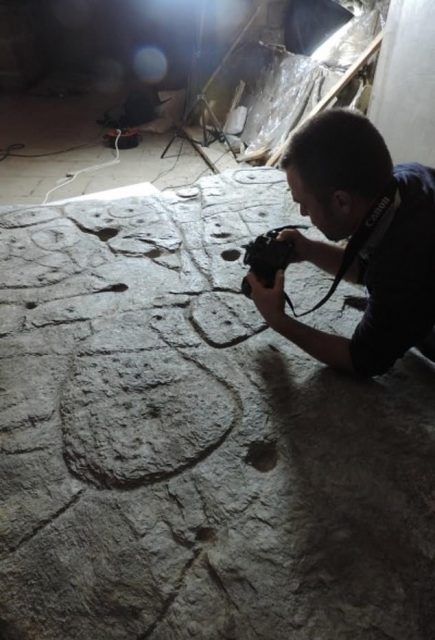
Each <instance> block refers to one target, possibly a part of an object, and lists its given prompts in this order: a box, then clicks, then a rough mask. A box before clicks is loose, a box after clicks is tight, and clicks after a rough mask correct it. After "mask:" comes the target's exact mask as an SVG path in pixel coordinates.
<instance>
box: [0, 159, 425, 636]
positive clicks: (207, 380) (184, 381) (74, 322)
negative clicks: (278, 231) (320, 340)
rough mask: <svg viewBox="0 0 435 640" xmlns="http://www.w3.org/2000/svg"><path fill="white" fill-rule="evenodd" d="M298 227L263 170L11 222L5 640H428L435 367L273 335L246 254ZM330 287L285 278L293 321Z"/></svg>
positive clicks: (30, 213)
mask: <svg viewBox="0 0 435 640" xmlns="http://www.w3.org/2000/svg"><path fill="white" fill-rule="evenodd" d="M289 222H290V223H293V224H296V223H306V220H305V219H301V218H300V217H299V216H298V214H297V212H296V210H295V209H294V208H292V207H291V206H290V202H289V194H288V191H287V186H286V182H285V180H284V176H283V174H282V173H281V172H279V171H277V170H274V169H261V168H258V169H250V168H241V169H240V170H238V171H232V172H228V173H225V174H222V175H220V176H213V177H209V178H204V179H203V180H200V181H199V182H198V183H197V185H195V187H193V188H192V187H191V188H186V189H180V190H179V192H166V193H162V194H160V195H159V196H152V197H148V198H141V199H138V198H132V199H126V200H122V201H118V202H115V203H102V202H86V203H70V204H66V205H63V206H48V207H35V208H30V209H29V208H18V209H16V208H15V209H14V208H13V207H4V209H3V210H2V211H0V267H1V268H0V359H1V364H0V405H1V406H0V409H1V412H0V489H1V491H0V638H1V639H2V640H77V639H78V638H79V639H80V640H132V639H134V640H146V639H147V640H188V639H190V638H198V640H222V639H223V638H226V639H228V640H230V639H233V640H251V639H252V640H259V639H261V640H272V639H273V640H289V639H290V638H291V639H292V640H341V639H343V640H345V639H348V638H352V640H385V638H391V639H394V640H411V639H412V640H426V639H431V640H432V638H433V637H434V634H435V616H434V615H433V594H434V593H435V582H434V573H433V571H434V555H435V546H434V545H435V543H434V540H435V434H434V425H435V395H434V393H433V388H434V387H433V385H434V376H435V372H434V370H433V368H432V366H431V365H430V364H428V363H427V362H426V361H425V360H424V359H423V358H419V357H418V356H417V355H415V354H413V353H410V354H408V355H407V356H406V357H405V358H404V359H403V361H402V362H401V363H398V365H397V366H396V367H395V368H394V369H393V370H392V371H391V373H389V374H388V375H386V376H384V377H382V378H380V379H378V380H374V381H369V382H367V381H365V382H364V381H360V380H353V379H350V378H348V377H345V376H342V375H339V374H336V373H334V372H332V371H328V370H326V369H325V368H324V367H322V366H321V365H319V364H317V363H316V362H314V361H313V360H312V359H310V358H309V357H308V356H307V355H305V354H303V353H302V352H301V351H299V350H298V349H297V348H296V347H294V346H293V345H291V344H289V343H286V342H285V340H284V339H283V338H281V337H280V336H278V335H275V334H273V333H272V332H271V331H269V330H267V329H266V327H265V325H264V323H263V322H262V320H261V318H260V317H259V315H258V314H257V312H256V310H255V308H254V307H253V304H252V302H251V301H250V300H248V299H247V298H245V297H244V296H243V295H242V294H241V293H240V283H241V279H242V277H243V276H244V274H245V270H246V268H245V267H244V265H243V255H244V246H245V245H246V243H247V242H249V240H251V239H253V237H255V236H256V235H257V234H258V233H262V232H264V231H266V230H268V229H270V228H273V227H278V226H282V225H284V224H286V223H289ZM307 233H308V234H309V235H311V236H312V237H319V236H318V233H317V232H316V231H315V230H314V229H308V230H307ZM329 285H330V279H329V278H327V277H326V276H325V275H323V274H321V273H319V272H317V271H316V270H315V269H313V268H312V267H309V266H306V265H294V266H291V267H289V269H288V271H287V289H288V293H289V294H290V295H291V298H292V300H293V302H294V304H295V305H296V307H297V308H298V310H304V309H308V308H310V306H313V304H314V303H315V302H317V301H318V300H319V299H320V298H321V297H322V296H323V295H324V294H325V292H326V291H327V289H328V287H329ZM355 293H357V294H358V295H361V294H362V292H361V291H355V289H354V288H352V287H350V286H349V285H345V284H341V285H340V288H339V290H338V291H337V293H336V294H335V295H334V297H333V298H332V299H331V300H330V301H329V302H328V303H327V305H326V306H325V307H323V308H322V309H321V310H319V311H318V312H317V313H316V314H314V315H313V316H308V319H307V322H309V323H310V324H312V325H313V326H318V327H320V328H322V329H325V330H328V331H337V332H339V333H342V334H345V335H350V334H351V332H352V330H353V327H354V326H355V325H356V323H357V322H358V319H359V317H360V313H359V312H358V311H356V310H355V309H352V308H349V307H347V306H344V304H343V295H347V294H353V295H355Z"/></svg>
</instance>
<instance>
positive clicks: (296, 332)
mask: <svg viewBox="0 0 435 640" xmlns="http://www.w3.org/2000/svg"><path fill="white" fill-rule="evenodd" d="M246 279H247V281H248V282H249V284H250V286H251V298H252V300H253V301H254V303H255V306H256V307H257V309H258V311H259V312H260V313H261V315H262V316H263V318H264V319H265V320H266V322H267V324H268V325H269V327H270V328H271V329H274V330H275V331H277V332H278V333H280V334H281V335H282V336H284V337H285V338H287V340H290V341H291V342H293V343H294V344H296V345H297V346H298V347H300V348H301V349H303V351H305V352H306V353H309V354H310V355H311V356H313V358H316V359H317V360H319V361H320V362H324V363H325V364H327V365H329V366H330V367H334V368H335V369H341V370H342V371H347V372H354V368H353V364H352V361H351V357H350V350H349V344H350V341H349V339H348V338H344V337H342V336H336V335H332V334H329V333H325V332H324V331H319V330H318V329H313V328H312V327H309V326H307V325H306V324H303V323H302V322H299V321H298V320H296V319H295V318H290V316H288V315H286V314H285V313H284V305H285V298H284V272H283V271H278V272H277V273H276V275H275V282H274V285H273V287H272V289H268V288H266V287H263V285H262V284H261V282H260V281H259V280H258V278H256V276H255V274H254V273H252V271H250V272H249V273H248V275H247V276H246Z"/></svg>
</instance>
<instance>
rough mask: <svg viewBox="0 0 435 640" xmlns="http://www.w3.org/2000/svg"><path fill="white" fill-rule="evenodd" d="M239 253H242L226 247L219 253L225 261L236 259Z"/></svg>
mask: <svg viewBox="0 0 435 640" xmlns="http://www.w3.org/2000/svg"><path fill="white" fill-rule="evenodd" d="M241 255H242V254H241V252H240V251H239V250H238V249H226V250H225V251H222V253H221V256H222V258H223V259H224V260H226V261H227V262H234V261H235V260H238V259H239V258H240V256H241Z"/></svg>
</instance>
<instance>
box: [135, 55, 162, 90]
mask: <svg viewBox="0 0 435 640" xmlns="http://www.w3.org/2000/svg"><path fill="white" fill-rule="evenodd" d="M133 67H134V70H135V72H136V74H137V76H138V77H139V78H140V79H141V80H144V81H145V82H149V83H156V82H160V81H161V80H163V78H164V77H165V75H166V73H167V71H168V61H167V59H166V56H165V54H164V53H163V51H161V50H160V49H158V48H157V47H143V48H142V49H140V50H139V51H137V52H136V54H135V56H134V61H133Z"/></svg>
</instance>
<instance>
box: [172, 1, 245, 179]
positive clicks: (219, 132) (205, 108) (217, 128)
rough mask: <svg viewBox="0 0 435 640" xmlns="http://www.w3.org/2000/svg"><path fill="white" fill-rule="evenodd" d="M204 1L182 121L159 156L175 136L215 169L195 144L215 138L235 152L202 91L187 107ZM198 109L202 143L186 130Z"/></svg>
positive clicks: (195, 80)
mask: <svg viewBox="0 0 435 640" xmlns="http://www.w3.org/2000/svg"><path fill="white" fill-rule="evenodd" d="M206 1H207V0H202V3H201V10H200V19H199V28H198V34H197V41H196V51H195V52H194V54H193V57H192V63H191V68H190V72H189V76H188V82H187V89H186V101H185V107H184V113H183V118H182V122H181V124H180V125H179V126H177V128H176V129H175V133H174V135H173V136H172V138H171V140H170V141H169V142H168V144H167V145H166V147H165V149H164V151H163V153H162V155H161V156H160V158H164V157H165V155H166V153H167V152H168V151H169V149H170V147H171V146H172V144H173V143H174V141H175V140H176V139H177V138H181V139H183V140H187V141H188V142H189V143H190V144H191V145H192V146H193V148H194V149H195V151H198V152H199V153H200V154H201V156H202V157H203V158H204V159H205V160H206V162H207V163H208V164H209V166H210V167H211V168H212V169H213V170H214V171H215V170H216V169H215V167H214V165H213V164H212V163H211V162H210V161H207V159H206V157H205V156H204V153H203V152H201V151H200V149H199V148H198V146H197V145H198V144H201V146H203V147H208V146H209V145H210V144H211V143H212V142H214V141H215V140H219V141H220V142H225V143H226V144H227V146H228V148H229V150H230V151H231V153H232V154H233V156H234V158H235V159H237V154H236V152H235V151H234V149H233V148H232V146H231V144H230V142H229V140H228V138H227V136H226V135H225V132H224V131H223V129H222V127H221V125H220V123H219V121H218V119H217V117H216V115H215V113H214V111H213V109H212V108H211V106H210V105H209V103H208V101H207V97H206V95H205V94H204V93H197V95H196V98H195V100H194V101H193V104H192V105H191V106H190V107H189V101H190V97H191V95H192V92H193V90H196V89H197V87H198V83H199V71H198V70H199V61H200V60H201V55H202V44H203V35H204V22H205V8H206ZM198 111H199V121H200V123H201V128H202V143H199V142H198V141H196V140H194V139H193V138H192V137H191V136H190V135H189V134H188V132H187V131H186V125H187V122H188V120H189V117H190V116H191V115H192V113H194V112H198ZM207 122H209V123H211V125H210V124H209V125H207Z"/></svg>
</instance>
